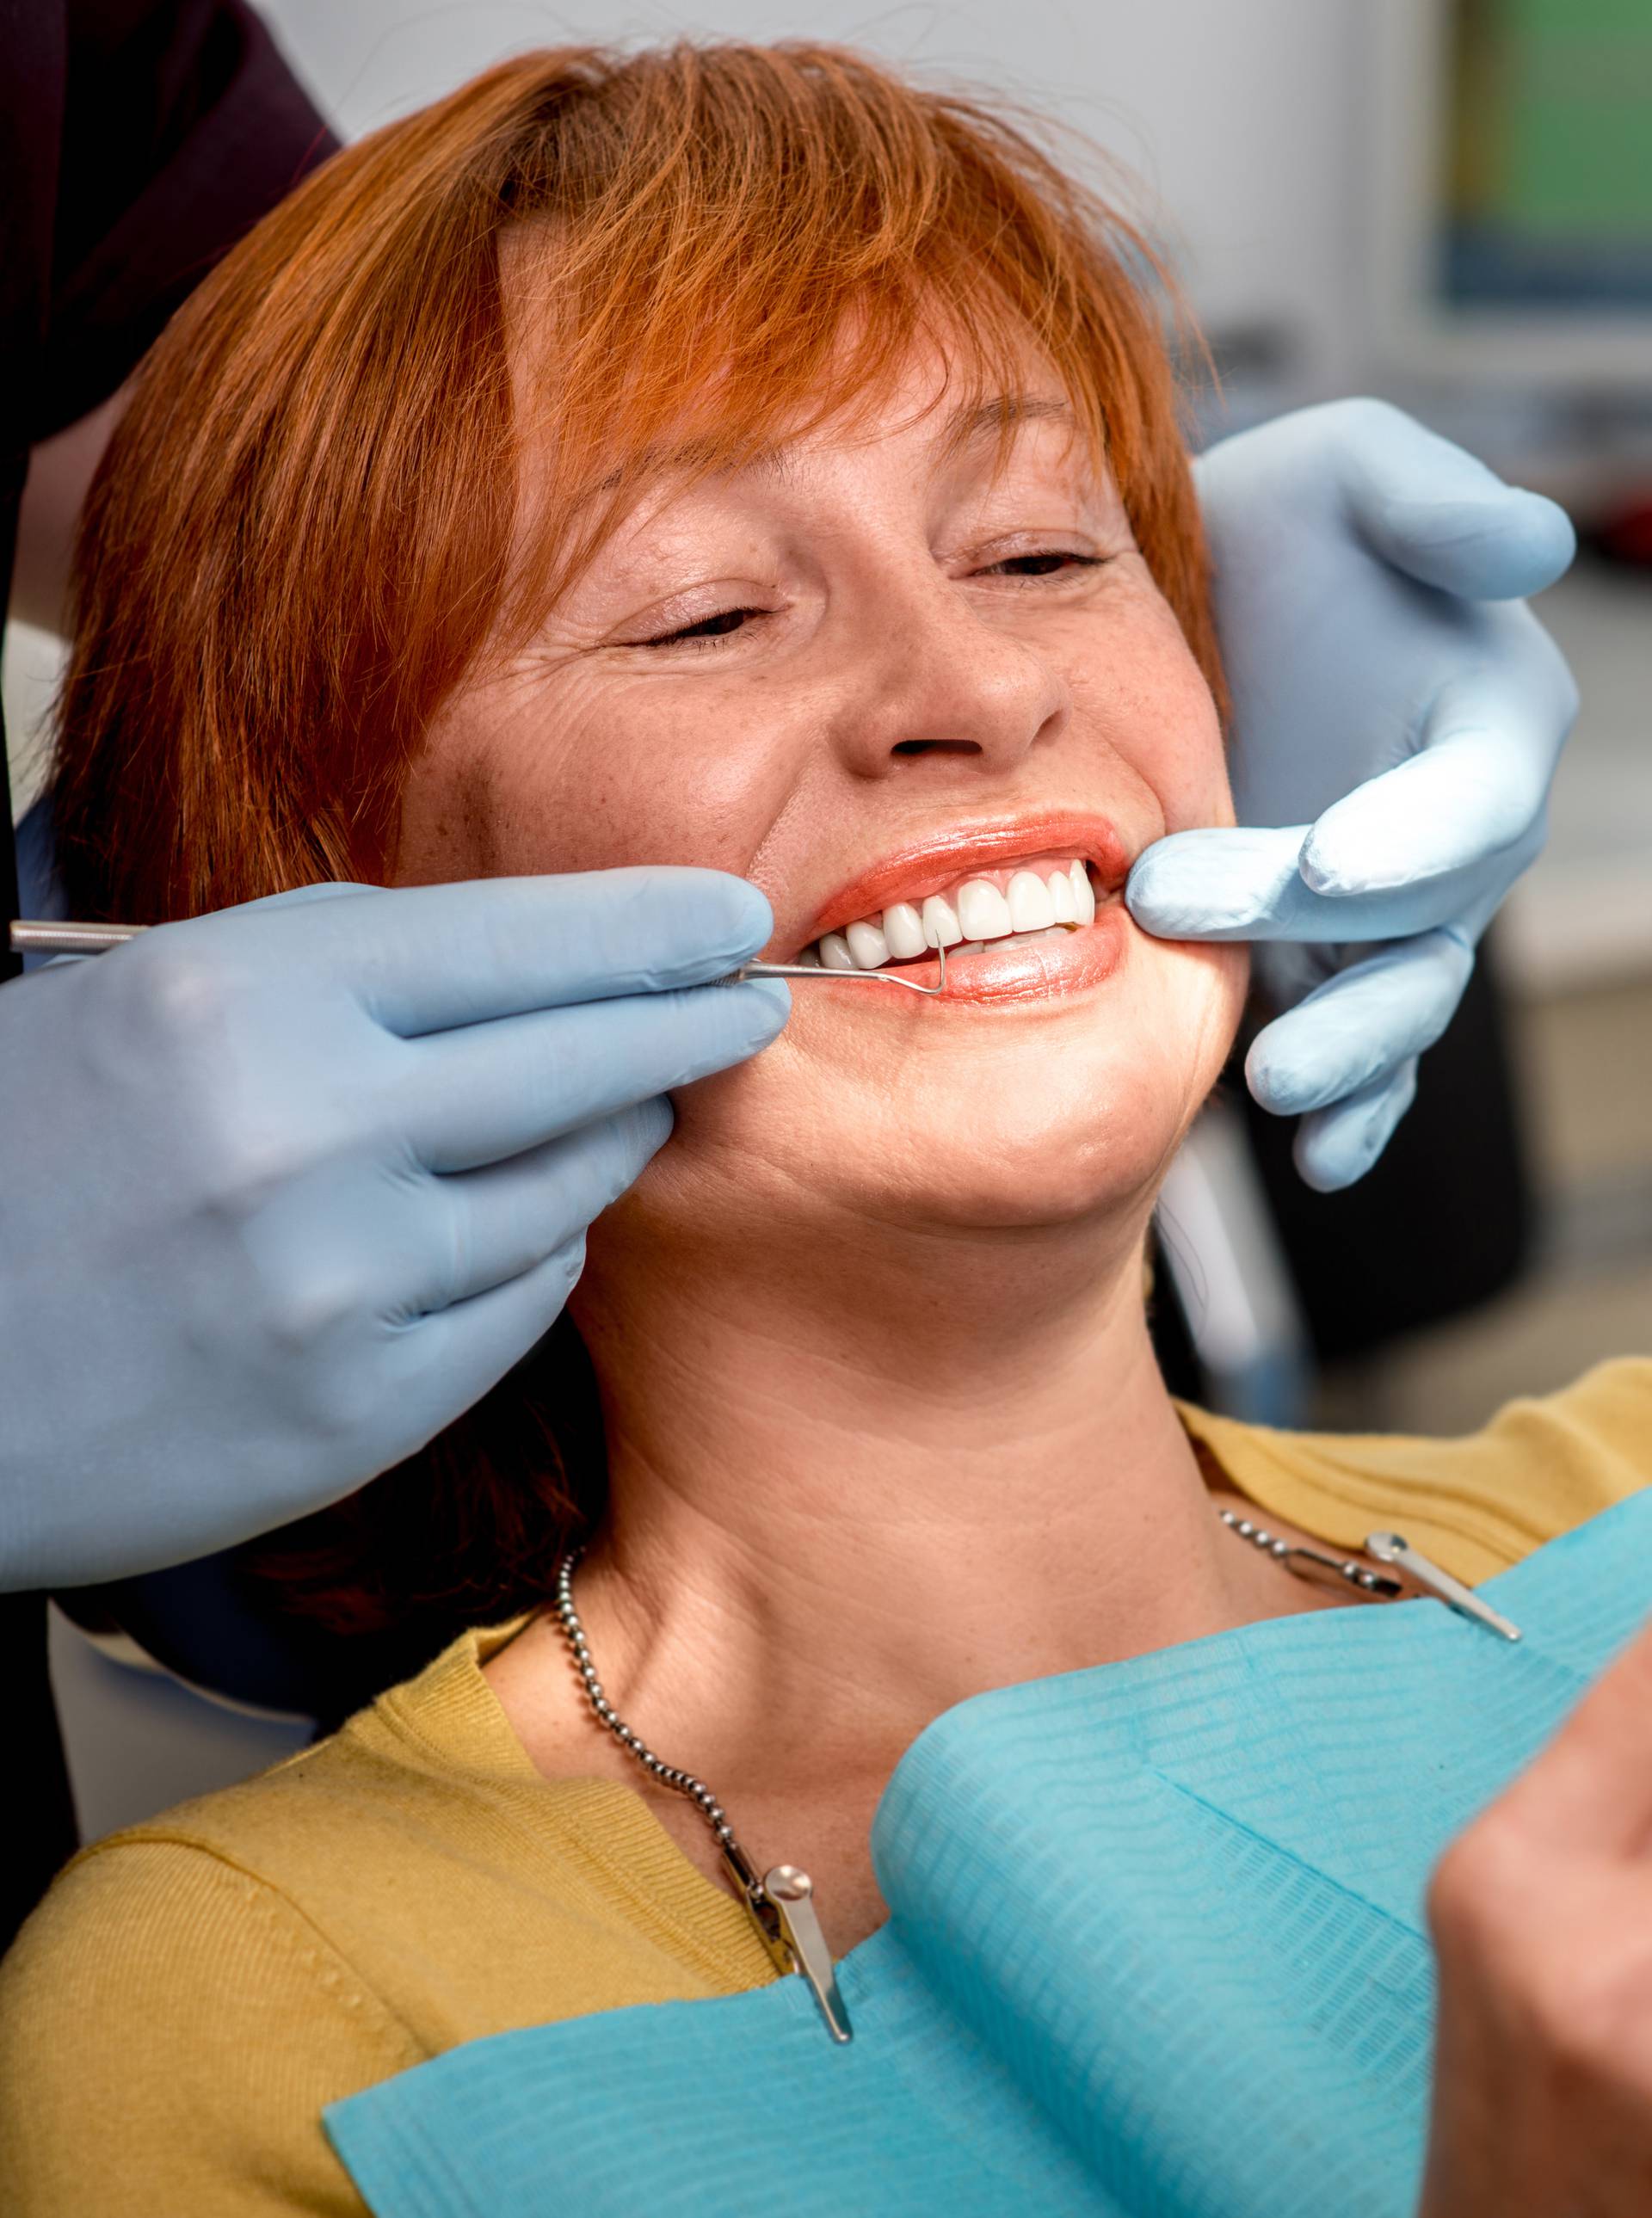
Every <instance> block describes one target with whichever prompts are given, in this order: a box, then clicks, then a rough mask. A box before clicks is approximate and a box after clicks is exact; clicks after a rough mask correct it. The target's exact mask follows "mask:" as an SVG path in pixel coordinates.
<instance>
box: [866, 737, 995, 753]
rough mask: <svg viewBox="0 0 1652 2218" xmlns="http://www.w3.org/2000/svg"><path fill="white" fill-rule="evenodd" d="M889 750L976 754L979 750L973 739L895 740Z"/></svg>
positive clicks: (893, 751)
mask: <svg viewBox="0 0 1652 2218" xmlns="http://www.w3.org/2000/svg"><path fill="white" fill-rule="evenodd" d="M889 752H890V753H891V754H896V755H922V754H944V755H978V754H979V753H981V745H980V742H979V741H978V740H896V741H895V743H894V747H891V748H890V750H889Z"/></svg>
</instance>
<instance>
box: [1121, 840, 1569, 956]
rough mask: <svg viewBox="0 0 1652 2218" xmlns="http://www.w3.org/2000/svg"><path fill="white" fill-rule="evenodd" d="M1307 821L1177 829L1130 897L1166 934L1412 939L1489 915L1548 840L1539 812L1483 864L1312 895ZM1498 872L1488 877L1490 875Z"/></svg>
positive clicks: (1132, 908) (1157, 849)
mask: <svg viewBox="0 0 1652 2218" xmlns="http://www.w3.org/2000/svg"><path fill="white" fill-rule="evenodd" d="M1308 832H1309V827H1308V826H1307V825H1305V824H1296V825H1291V826H1289V827H1285V828H1284V829H1282V830H1278V831H1265V830H1254V829H1252V828H1251V827H1248V826H1244V825H1241V826H1240V827H1237V828H1236V829H1232V830H1229V829H1220V830H1218V829H1214V828H1213V829H1210V830H1208V831H1197V832H1173V833H1171V834H1170V836H1169V837H1168V838H1167V839H1160V840H1157V841H1155V842H1154V845H1153V846H1151V847H1148V848H1147V849H1146V850H1145V851H1144V852H1143V853H1142V854H1141V855H1140V856H1139V857H1138V858H1137V859H1136V862H1135V868H1134V869H1133V870H1131V872H1130V876H1129V883H1128V884H1127V885H1126V887H1125V889H1124V898H1125V901H1126V904H1127V905H1128V907H1129V912H1130V914H1131V915H1132V917H1134V918H1135V921H1136V923H1138V924H1139V925H1140V926H1142V930H1143V931H1144V932H1153V933H1154V934H1155V935H1156V936H1157V937H1158V938H1159V939H1302V940H1309V941H1323V942H1326V943H1329V944H1333V945H1334V944H1337V943H1340V942H1343V941H1346V940H1358V939H1408V938H1410V937H1411V936H1412V935H1413V934H1414V933H1417V932H1432V930H1433V929H1434V928H1435V927H1436V926H1440V925H1445V924H1454V923H1457V922H1459V921H1460V920H1462V919H1463V917H1465V916H1469V915H1476V916H1483V915H1484V914H1488V912H1487V911H1486V907H1485V902H1486V897H1487V895H1488V887H1489V888H1490V889H1491V890H1492V891H1493V892H1494V895H1495V896H1496V898H1495V899H1494V900H1493V901H1492V903H1491V907H1492V908H1493V909H1494V908H1495V907H1496V900H1497V899H1500V897H1501V895H1502V893H1503V892H1504V891H1505V890H1507V887H1508V885H1509V884H1510V883H1512V881H1513V879H1514V878H1515V877H1518V876H1519V872H1520V870H1523V869H1524V868H1525V863H1526V862H1527V861H1529V860H1530V859H1531V855H1533V854H1535V853H1536V852H1537V851H1538V847H1539V846H1541V845H1542V819H1541V817H1539V819H1538V823H1537V825H1536V826H1535V827H1533V828H1532V831H1531V833H1530V834H1529V835H1528V841H1527V842H1522V843H1520V844H1519V845H1517V846H1515V847H1513V848H1511V849H1509V850H1508V851H1507V854H1506V856H1504V857H1501V858H1494V861H1492V862H1490V863H1488V864H1486V865H1484V866H1483V867H1482V869H1481V870H1463V871H1458V872H1455V873H1453V874H1451V876H1448V877H1438V878H1426V879H1424V880H1423V881H1422V883H1420V884H1419V885H1414V886H1412V885H1399V886H1392V887H1389V888H1387V889H1383V890H1381V891H1377V892H1374V893H1364V894H1320V893H1315V891H1314V890H1313V889H1312V888H1311V887H1310V886H1309V884H1308V883H1307V882H1306V881H1305V880H1304V878H1303V877H1302V870H1301V867H1300V864H1301V855H1302V847H1303V846H1304V844H1305V843H1306V840H1307V838H1308ZM1488 871H1489V872H1491V873H1492V874H1493V875H1492V876H1491V877H1489V878H1488V875H1487V873H1488Z"/></svg>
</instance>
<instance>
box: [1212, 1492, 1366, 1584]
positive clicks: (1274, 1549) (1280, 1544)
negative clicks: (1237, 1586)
mask: <svg viewBox="0 0 1652 2218" xmlns="http://www.w3.org/2000/svg"><path fill="white" fill-rule="evenodd" d="M1216 1515H1218V1516H1219V1517H1220V1518H1221V1520H1222V1523H1223V1524H1224V1525H1226V1526H1228V1527H1229V1528H1230V1530H1232V1531H1233V1532H1235V1533H1238V1535H1239V1537H1240V1539H1241V1540H1248V1541H1250V1542H1251V1544H1252V1546H1254V1547H1258V1548H1260V1549H1261V1550H1262V1551H1263V1552H1264V1554H1265V1555H1269V1556H1271V1557H1272V1558H1274V1559H1275V1561H1276V1562H1278V1563H1281V1564H1284V1567H1285V1569H1286V1570H1287V1571H1294V1570H1295V1569H1296V1566H1295V1565H1294V1564H1292V1562H1291V1560H1290V1559H1291V1558H1292V1557H1293V1556H1307V1557H1309V1558H1311V1559H1312V1561H1313V1562H1315V1564H1322V1565H1323V1566H1324V1567H1325V1568H1326V1569H1327V1571H1335V1572H1336V1574H1337V1576H1338V1577H1340V1578H1345V1579H1346V1581H1347V1582H1348V1583H1349V1585H1350V1586H1351V1587H1358V1588H1360V1589H1363V1590H1364V1592H1365V1593H1367V1594H1377V1595H1383V1597H1384V1598H1385V1599H1386V1597H1387V1596H1388V1595H1390V1594H1391V1593H1392V1592H1393V1591H1394V1587H1395V1582H1394V1581H1393V1580H1392V1579H1389V1578H1385V1577H1383V1574H1382V1573H1381V1572H1380V1571H1372V1570H1370V1567H1369V1566H1368V1565H1367V1564H1358V1563H1356V1562H1354V1560H1353V1559H1352V1557H1345V1558H1344V1559H1343V1560H1342V1562H1340V1563H1338V1562H1336V1561H1335V1560H1334V1558H1332V1557H1329V1556H1321V1554H1319V1552H1317V1550H1312V1549H1307V1548H1300V1547H1298V1546H1296V1544H1295V1543H1294V1542H1293V1541H1290V1540H1280V1539H1279V1538H1278V1535H1277V1534H1276V1533H1269V1532H1267V1531H1266V1530H1265V1528H1264V1527H1261V1526H1260V1525H1257V1524H1253V1522H1252V1521H1251V1520H1250V1519H1249V1518H1248V1517H1240V1516H1237V1515H1234V1512H1233V1511H1232V1510H1231V1509H1220V1510H1218V1511H1217V1512H1216Z"/></svg>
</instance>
